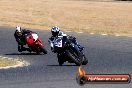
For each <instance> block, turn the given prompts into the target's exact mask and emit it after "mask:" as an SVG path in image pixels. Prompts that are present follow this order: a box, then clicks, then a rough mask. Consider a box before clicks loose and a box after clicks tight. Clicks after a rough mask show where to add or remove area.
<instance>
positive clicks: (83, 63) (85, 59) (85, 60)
mask: <svg viewBox="0 0 132 88" xmlns="http://www.w3.org/2000/svg"><path fill="white" fill-rule="evenodd" d="M83 58H84V59H83V62H82V65H86V64H87V63H88V59H87V58H86V57H85V56H83Z"/></svg>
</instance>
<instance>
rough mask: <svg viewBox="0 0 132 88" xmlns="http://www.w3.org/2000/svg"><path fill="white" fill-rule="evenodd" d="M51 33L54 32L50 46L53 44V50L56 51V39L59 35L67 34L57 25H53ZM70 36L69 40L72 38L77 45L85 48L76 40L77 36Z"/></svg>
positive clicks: (81, 48)
mask: <svg viewBox="0 0 132 88" xmlns="http://www.w3.org/2000/svg"><path fill="white" fill-rule="evenodd" d="M51 34H52V36H51V38H50V46H51V50H52V51H53V52H55V50H54V46H55V44H54V43H55V40H56V38H58V36H62V37H63V36H67V35H66V34H64V33H63V32H62V31H61V30H60V29H59V27H57V26H53V27H52V29H51ZM68 38H69V40H71V41H72V42H73V43H74V44H76V45H77V46H78V48H79V49H80V50H81V51H82V50H83V48H84V47H82V46H81V45H79V44H78V42H77V41H76V38H75V37H73V36H69V37H68Z"/></svg>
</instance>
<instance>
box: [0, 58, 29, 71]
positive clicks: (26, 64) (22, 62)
mask: <svg viewBox="0 0 132 88" xmlns="http://www.w3.org/2000/svg"><path fill="white" fill-rule="evenodd" d="M0 58H2V59H9V60H13V58H8V57H3V56H0ZM14 60H16V61H17V63H18V64H16V65H13V66H6V67H0V69H9V68H16V67H24V66H28V65H30V63H28V62H27V61H20V59H14Z"/></svg>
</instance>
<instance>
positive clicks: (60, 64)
mask: <svg viewBox="0 0 132 88" xmlns="http://www.w3.org/2000/svg"><path fill="white" fill-rule="evenodd" d="M57 57H58V63H59V66H62V64H63V63H64V61H63V60H62V58H61V57H60V56H59V55H58V54H57Z"/></svg>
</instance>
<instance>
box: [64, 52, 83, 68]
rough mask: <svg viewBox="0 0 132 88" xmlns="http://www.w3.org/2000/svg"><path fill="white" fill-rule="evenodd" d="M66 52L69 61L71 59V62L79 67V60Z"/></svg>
mask: <svg viewBox="0 0 132 88" xmlns="http://www.w3.org/2000/svg"><path fill="white" fill-rule="evenodd" d="M66 52H67V55H68V57H69V58H70V59H72V61H73V62H74V63H75V64H76V65H77V66H80V65H81V61H80V58H76V57H75V56H74V54H72V53H71V52H69V51H66Z"/></svg>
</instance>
